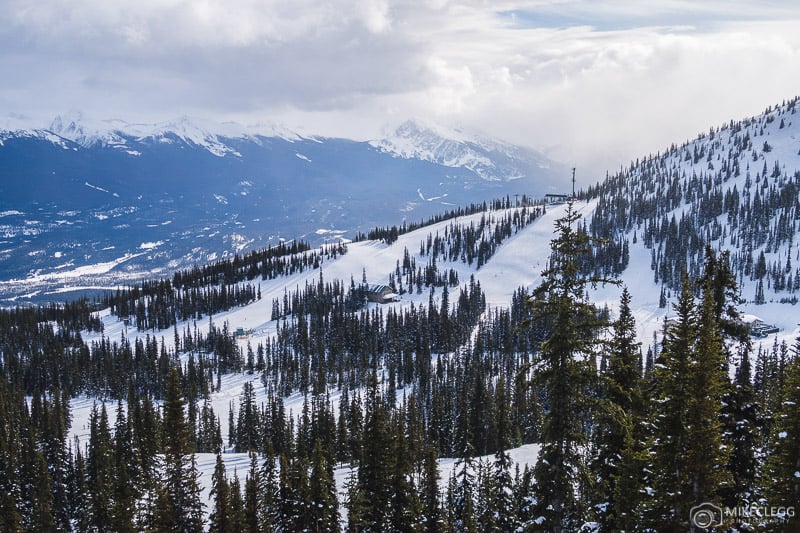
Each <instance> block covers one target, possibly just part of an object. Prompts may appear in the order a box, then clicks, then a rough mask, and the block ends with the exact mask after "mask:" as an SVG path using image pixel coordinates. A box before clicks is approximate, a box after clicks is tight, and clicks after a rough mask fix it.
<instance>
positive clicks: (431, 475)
mask: <svg viewBox="0 0 800 533" xmlns="http://www.w3.org/2000/svg"><path fill="white" fill-rule="evenodd" d="M436 458H437V457H436V447H435V446H432V445H429V446H427V448H426V453H425V460H424V463H423V473H422V481H421V482H420V485H421V486H420V491H421V496H420V500H421V504H422V521H423V524H424V528H423V531H425V532H426V533H435V532H438V531H443V530H444V523H443V519H442V509H441V495H440V492H439V465H438V463H437V461H436Z"/></svg>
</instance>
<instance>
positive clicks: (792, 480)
mask: <svg viewBox="0 0 800 533" xmlns="http://www.w3.org/2000/svg"><path fill="white" fill-rule="evenodd" d="M798 343H800V338H798ZM776 418H777V421H776V424H775V428H774V430H773V435H772V437H771V439H770V440H771V442H770V446H769V448H770V454H769V458H768V460H767V469H766V475H765V481H766V490H765V492H766V496H767V498H768V502H769V504H770V505H773V506H792V505H797V502H800V476H798V472H800V354H798V355H795V357H794V358H793V360H792V361H791V362H790V363H789V364H788V365H787V367H786V378H785V381H784V386H783V402H782V403H781V407H780V409H779V410H778V412H777V413H776ZM786 518H787V521H786V523H783V524H779V525H778V528H779V529H780V530H783V531H795V530H797V528H798V527H800V517H798V515H797V514H795V515H794V516H791V517H788V516H787V517H786Z"/></svg>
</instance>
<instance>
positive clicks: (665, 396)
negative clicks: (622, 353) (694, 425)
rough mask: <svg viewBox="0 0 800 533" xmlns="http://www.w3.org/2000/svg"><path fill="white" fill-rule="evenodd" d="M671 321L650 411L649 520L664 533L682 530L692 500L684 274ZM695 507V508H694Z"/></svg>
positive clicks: (693, 324) (689, 306)
mask: <svg viewBox="0 0 800 533" xmlns="http://www.w3.org/2000/svg"><path fill="white" fill-rule="evenodd" d="M673 308H674V311H675V313H676V317H675V319H674V321H672V322H671V323H667V324H666V325H665V327H664V341H663V345H662V347H661V352H660V353H659V354H658V357H657V359H656V364H655V366H654V368H653V370H652V379H653V386H654V391H653V403H652V405H653V412H652V414H651V416H652V418H651V428H652V437H651V438H652V445H651V449H652V462H653V466H652V468H651V469H650V471H651V474H650V477H649V479H648V480H647V482H648V484H649V485H650V487H651V488H652V491H653V492H652V496H651V499H650V501H648V502H647V503H646V506H647V509H648V512H647V514H648V520H649V521H650V522H651V523H652V524H654V526H656V527H659V528H663V530H664V531H676V532H677V531H685V529H686V527H687V526H688V520H689V507H690V506H689V505H688V504H689V503H690V502H691V501H692V500H691V495H690V494H689V493H688V492H687V490H688V489H687V487H688V484H689V483H688V480H689V473H688V471H687V470H688V467H687V465H686V453H687V447H688V446H690V445H691V443H690V442H689V441H688V435H687V430H686V424H687V413H688V410H689V404H690V402H691V391H692V388H691V387H692V384H691V380H690V366H691V364H692V361H691V353H692V351H693V349H694V340H695V339H696V338H697V335H698V332H697V311H696V309H695V302H694V295H693V294H692V287H691V284H690V282H689V278H688V276H687V275H686V274H685V273H684V277H683V284H682V286H681V292H680V295H679V296H678V301H677V302H676V303H675V304H674V306H673ZM692 505H694V504H692Z"/></svg>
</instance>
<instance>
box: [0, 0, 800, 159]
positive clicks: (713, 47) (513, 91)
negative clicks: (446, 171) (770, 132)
mask: <svg viewBox="0 0 800 533" xmlns="http://www.w3.org/2000/svg"><path fill="white" fill-rule="evenodd" d="M596 4H602V6H599V5H596ZM637 6H640V7H637ZM645 6H646V8H645ZM798 18H800V14H798V13H797V9H796V8H795V7H794V5H793V3H792V2H788V1H787V2H730V1H725V2H722V1H718V2H714V1H711V2H702V3H698V2H688V1H680V0H658V1H656V2H647V3H642V4H631V3H630V2H622V1H617V2H614V1H610V2H602V3H599V2H589V1H570V0H565V1H556V0H552V1H550V0H542V1H535V0H534V1H528V2H514V1H499V2H488V3H487V2H483V1H480V0H475V1H470V0H462V1H448V0H438V1H434V2H430V1H426V2H414V1H399V2H390V1H389V0H362V1H343V0H333V1H326V2H317V1H314V0H297V1H294V2H285V1H270V0H235V1H234V0H226V1H224V2H223V1H221V0H136V1H133V0H117V1H114V2H107V1H99V0H71V1H65V0H40V1H38V2H29V1H27V0H9V1H7V2H6V6H5V7H4V9H3V11H2V13H0V46H2V48H3V53H2V54H0V69H2V71H3V72H4V75H3V78H2V80H3V81H2V82H0V115H5V114H8V113H14V114H20V115H24V116H27V117H30V118H31V120H39V121H40V122H43V123H46V121H47V120H49V119H50V118H52V116H53V115H55V114H58V113H63V112H65V111H68V110H81V111H82V112H83V113H84V115H86V116H91V117H94V118H97V119H102V118H123V119H126V120H133V121H146V120H152V121H158V120H165V119H170V118H173V117H176V116H180V115H191V116H199V117H206V118H211V119H215V120H219V121H225V120H235V121H238V122H242V123H245V124H248V123H258V122H273V121H275V122H283V123H286V124H287V125H289V126H290V127H294V128H297V129H301V130H303V131H306V132H309V133H320V134H325V135H344V136H349V137H354V138H361V139H364V138H370V137H375V136H377V135H379V134H380V131H381V129H382V128H383V127H385V126H387V125H391V124H395V123H398V122H400V121H402V120H404V119H406V118H409V117H420V118H424V119H426V120H428V121H433V122H440V123H443V124H450V125H460V126H462V127H466V128H469V129H473V130H477V131H482V132H485V133H488V134H489V135H492V136H496V137H499V138H502V139H506V140H509V141H512V142H515V143H519V144H524V145H527V146H532V147H534V148H537V149H544V150H545V151H547V152H548V153H549V154H551V155H552V156H553V157H556V158H558V159H561V160H562V161H564V162H565V163H568V164H575V165H579V166H582V167H583V168H586V169H587V172H586V174H591V175H600V174H602V173H603V172H604V171H605V169H607V168H610V169H612V170H613V169H615V168H617V167H618V166H619V165H625V164H627V163H628V162H629V161H630V159H632V158H635V157H640V156H644V155H646V154H648V153H650V152H654V151H657V150H662V149H664V148H666V147H667V146H668V145H669V144H670V143H672V142H680V141H682V140H685V139H687V138H689V137H692V136H694V135H695V134H697V133H699V132H700V131H705V130H707V129H708V127H710V126H712V125H719V124H721V123H722V122H726V121H728V120H729V119H732V118H740V117H743V116H746V115H750V114H755V113H758V112H760V111H762V110H763V108H764V107H766V106H767V105H770V104H774V103H778V102H780V101H781V100H783V99H786V98H791V97H793V96H795V95H796V94H797V93H800V89H798V87H800V69H798V68H797V67H796V66H797V65H798V64H800V62H799V61H798V60H799V59H800V33H799V32H797V31H796V28H797V25H798V24H797V23H798Z"/></svg>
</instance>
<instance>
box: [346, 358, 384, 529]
mask: <svg viewBox="0 0 800 533" xmlns="http://www.w3.org/2000/svg"><path fill="white" fill-rule="evenodd" d="M391 450H392V441H391V437H390V431H389V421H388V416H387V413H386V411H385V409H384V408H383V405H382V401H381V395H380V392H379V391H378V379H377V375H376V373H375V370H374V369H373V371H372V372H371V374H370V377H369V398H368V401H367V412H366V415H365V423H364V443H363V451H362V453H361V459H360V461H359V468H358V478H357V479H358V481H357V485H356V488H355V494H354V495H353V497H351V502H350V509H349V516H348V521H349V526H348V527H349V528H350V529H356V530H359V531H365V532H366V531H385V530H386V529H387V527H388V519H389V513H390V510H391V507H390V500H391V486H390V485H389V483H387V481H388V480H389V479H390V471H391V468H392V464H393V457H392V454H391Z"/></svg>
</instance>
